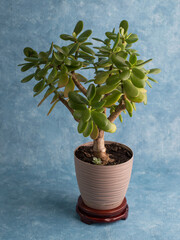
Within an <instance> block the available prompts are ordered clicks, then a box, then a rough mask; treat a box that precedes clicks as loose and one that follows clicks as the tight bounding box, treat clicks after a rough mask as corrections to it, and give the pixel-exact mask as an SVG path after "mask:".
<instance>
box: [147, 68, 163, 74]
mask: <svg viewBox="0 0 180 240" xmlns="http://www.w3.org/2000/svg"><path fill="white" fill-rule="evenodd" d="M160 72H161V69H159V68H152V69H150V70H149V73H148V74H158V73H160Z"/></svg>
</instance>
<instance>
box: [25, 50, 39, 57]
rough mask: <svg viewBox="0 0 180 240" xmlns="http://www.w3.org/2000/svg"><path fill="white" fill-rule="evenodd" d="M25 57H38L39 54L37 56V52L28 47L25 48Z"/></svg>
mask: <svg viewBox="0 0 180 240" xmlns="http://www.w3.org/2000/svg"><path fill="white" fill-rule="evenodd" d="M24 55H25V56H26V57H36V58H37V57H38V54H37V52H36V51H34V50H33V49H32V48H30V47H26V48H24Z"/></svg>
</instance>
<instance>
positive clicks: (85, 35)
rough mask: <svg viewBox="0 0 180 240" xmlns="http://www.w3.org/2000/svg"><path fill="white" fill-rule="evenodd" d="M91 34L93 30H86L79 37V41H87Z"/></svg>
mask: <svg viewBox="0 0 180 240" xmlns="http://www.w3.org/2000/svg"><path fill="white" fill-rule="evenodd" d="M91 34H92V30H86V31H84V32H83V33H82V34H81V35H80V36H79V37H78V41H79V42H85V41H86V40H87V39H88V37H89V36H90V35H91Z"/></svg>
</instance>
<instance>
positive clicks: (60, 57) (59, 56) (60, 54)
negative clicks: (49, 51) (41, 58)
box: [54, 52, 64, 62]
mask: <svg viewBox="0 0 180 240" xmlns="http://www.w3.org/2000/svg"><path fill="white" fill-rule="evenodd" d="M54 57H55V58H56V60H57V61H59V62H62V61H63V59H64V56H63V54H62V53H59V52H54Z"/></svg>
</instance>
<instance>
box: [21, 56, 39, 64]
mask: <svg viewBox="0 0 180 240" xmlns="http://www.w3.org/2000/svg"><path fill="white" fill-rule="evenodd" d="M24 60H25V61H27V62H33V63H37V62H38V61H39V59H38V58H35V57H27V58H24Z"/></svg>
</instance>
